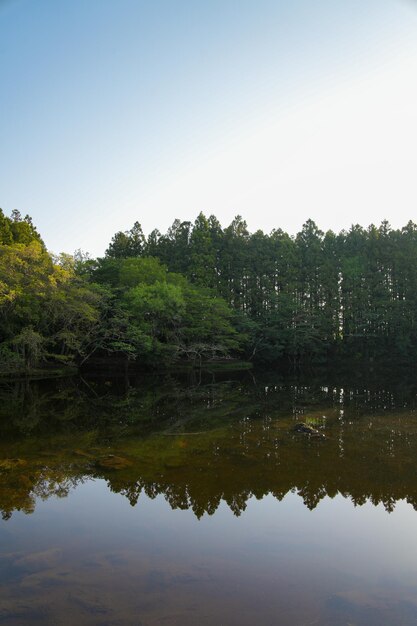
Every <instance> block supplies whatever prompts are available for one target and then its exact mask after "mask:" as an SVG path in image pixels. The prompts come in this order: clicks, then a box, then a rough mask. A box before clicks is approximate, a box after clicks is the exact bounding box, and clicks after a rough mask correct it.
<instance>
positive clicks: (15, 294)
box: [0, 211, 417, 373]
mask: <svg viewBox="0 0 417 626" xmlns="http://www.w3.org/2000/svg"><path fill="white" fill-rule="evenodd" d="M416 354H417V226H416V225H415V224H413V223H412V222H409V223H408V224H407V226H405V227H404V228H402V229H400V230H392V229H391V228H390V227H389V225H388V223H386V222H383V223H382V224H381V226H380V227H378V228H377V227H375V226H373V225H371V226H370V227H369V228H368V229H364V228H362V227H360V226H352V228H351V229H350V230H349V231H347V232H345V231H342V232H341V233H339V234H335V233H333V232H331V231H329V232H327V233H323V232H322V231H320V230H319V229H318V228H317V226H316V225H315V224H314V222H312V221H311V220H309V221H308V222H306V224H304V226H303V228H302V230H301V232H300V233H298V234H297V235H296V236H295V237H291V236H290V235H288V234H287V233H285V232H283V231H282V230H280V229H278V230H273V231H272V232H271V233H270V234H269V235H268V234H264V233H263V232H262V231H257V232H255V233H253V234H250V233H249V232H248V230H247V226H246V223H245V222H244V221H243V220H242V219H241V218H240V217H237V218H235V219H234V220H233V222H232V223H231V224H230V226H228V227H226V228H222V227H221V225H220V223H219V222H218V220H217V219H216V218H215V217H214V216H210V217H209V218H206V217H205V216H204V215H203V214H200V215H199V216H198V217H197V219H196V220H195V222H194V224H192V223H190V222H180V221H179V220H176V221H175V222H174V224H173V225H172V227H171V228H170V229H169V230H168V232H167V233H166V234H165V235H163V234H161V233H159V232H158V231H153V232H152V233H151V234H150V235H149V236H148V237H147V238H145V236H144V234H143V232H142V229H141V226H140V224H139V223H138V222H136V223H135V224H134V226H133V227H132V229H131V230H130V231H128V232H119V233H116V234H115V236H114V237H113V239H112V241H111V243H110V245H109V247H108V250H107V251H106V254H105V256H104V257H103V258H99V259H97V260H95V259H90V258H89V257H88V255H84V254H82V253H80V252H77V253H76V254H75V255H73V256H71V255H67V254H61V255H60V256H57V257H54V256H52V255H51V254H50V253H49V252H48V251H47V249H46V247H45V244H44V243H43V241H42V239H41V237H40V235H39V234H38V232H37V230H36V228H35V227H34V225H33V223H32V220H31V219H30V217H28V216H26V217H25V218H22V217H21V215H20V214H19V213H18V212H17V211H14V212H13V213H12V215H11V217H6V216H4V214H3V213H2V212H0V371H2V372H3V373H13V372H18V371H31V370H33V369H34V368H37V367H46V366H54V367H56V366H61V367H62V366H68V365H74V364H75V365H78V366H80V365H84V364H87V363H89V362H90V363H91V362H93V361H94V360H97V359H103V358H104V359H108V358H109V357H113V358H117V359H119V360H120V359H122V360H123V361H136V362H137V363H138V364H139V365H140V366H141V367H145V368H150V367H160V366H169V365H172V364H173V363H179V362H191V363H197V364H200V363H201V362H202V361H203V360H222V359H230V358H231V357H233V358H240V359H246V360H249V361H256V362H263V363H273V362H275V363H276V362H278V361H283V362H286V363H291V364H292V365H299V364H301V363H318V362H321V363H325V362H326V361H328V360H330V359H333V360H334V359H335V358H338V357H340V358H344V359H346V358H349V359H357V358H360V359H363V358H367V359H370V360H372V359H378V360H382V361H384V360H388V359H390V360H392V359H393V358H395V359H396V360H398V361H400V362H402V363H405V364H406V363H409V362H414V361H415V355H416Z"/></svg>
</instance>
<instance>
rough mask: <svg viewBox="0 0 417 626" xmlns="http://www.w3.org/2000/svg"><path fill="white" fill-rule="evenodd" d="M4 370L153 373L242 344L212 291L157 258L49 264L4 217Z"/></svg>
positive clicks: (36, 239) (67, 258)
mask: <svg viewBox="0 0 417 626" xmlns="http://www.w3.org/2000/svg"><path fill="white" fill-rule="evenodd" d="M0 238H1V239H0V240H1V242H2V243H1V245H0V371H2V372H3V373H4V372H14V371H19V370H22V369H26V370H31V369H33V368H36V367H39V366H45V365H48V364H49V365H57V364H58V365H63V366H65V365H73V364H75V365H83V364H84V363H87V362H88V361H89V360H91V359H92V358H93V357H101V358H103V357H104V358H107V357H109V356H117V357H118V358H123V359H130V360H136V361H137V362H139V364H140V365H141V366H145V367H157V366H161V365H169V364H172V363H173V362H174V361H178V360H191V361H197V362H200V361H201V360H202V359H207V358H219V357H229V356H230V355H231V354H234V353H237V352H238V351H239V350H240V349H241V346H242V345H243V342H244V341H245V340H246V337H245V336H244V335H243V334H242V333H239V332H238V330H237V329H236V327H235V324H234V313H233V311H232V309H231V308H230V307H229V306H228V304H227V303H226V302H225V301H224V300H223V299H222V298H221V297H219V296H217V295H216V294H215V293H214V292H213V291H210V290H208V289H206V288H205V287H204V286H201V285H194V284H192V283H191V282H190V281H189V280H187V278H186V277H185V276H183V275H181V274H178V273H175V272H169V271H168V270H167V268H166V266H164V265H163V264H162V263H161V262H160V261H159V260H158V259H156V258H143V257H137V258H120V259H118V260H117V261H112V263H111V264H108V263H107V260H106V259H101V260H98V261H95V260H92V259H89V258H88V256H85V255H82V254H80V253H76V254H75V255H74V256H71V255H67V254H62V255H60V256H58V257H55V258H53V257H52V256H51V255H50V254H49V253H48V252H47V250H46V248H45V245H44V243H43V242H42V240H41V238H40V236H39V235H38V233H37V231H36V229H35V228H34V226H33V224H32V222H31V220H30V218H29V217H25V218H24V219H22V217H21V215H20V214H19V213H17V212H14V213H13V214H12V216H11V217H10V218H9V217H5V216H4V214H3V213H2V212H1V213H0Z"/></svg>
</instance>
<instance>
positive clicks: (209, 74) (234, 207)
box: [0, 0, 417, 255]
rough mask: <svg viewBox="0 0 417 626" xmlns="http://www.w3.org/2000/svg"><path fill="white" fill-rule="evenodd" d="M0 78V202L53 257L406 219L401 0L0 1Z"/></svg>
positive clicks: (413, 40)
mask: <svg viewBox="0 0 417 626" xmlns="http://www.w3.org/2000/svg"><path fill="white" fill-rule="evenodd" d="M0 89H1V97H0V146H1V150H0V206H1V207H2V208H3V210H4V211H5V212H6V213H9V212H10V211H11V210H12V209H14V208H17V209H19V210H20V211H21V212H22V213H23V214H25V213H30V214H31V215H32V217H33V219H34V221H35V223H36V224H37V225H38V227H39V230H40V232H41V233H42V235H43V237H44V239H45V241H46V243H47V245H48V247H49V248H50V249H51V250H53V251H55V252H60V251H67V252H72V251H73V250H74V249H76V248H80V247H81V248H82V249H84V250H87V251H90V253H92V254H93V255H97V254H102V253H103V252H104V249H105V248H106V246H107V244H108V242H109V240H110V239H111V237H112V235H113V234H114V232H115V231H117V230H124V229H128V228H130V227H131V225H132V224H133V222H134V221H135V220H139V221H140V222H141V223H142V226H143V228H144V230H145V232H149V231H150V230H152V229H153V228H154V227H158V228H159V229H160V230H162V231H165V230H166V229H167V228H168V226H169V225H170V224H171V223H172V222H173V220H174V219H175V218H177V217H178V218H180V219H194V218H195V216H196V215H197V213H198V212H199V211H200V210H202V211H204V212H205V213H207V214H210V213H214V214H215V215H216V216H217V217H218V218H219V219H220V221H221V222H222V223H223V224H224V225H226V224H228V223H229V222H230V221H231V219H232V218H233V216H234V215H236V214H241V215H243V216H244V217H245V219H246V220H247V222H248V224H249V228H250V229H251V230H256V229H257V228H262V229H263V230H266V231H269V230H271V229H272V228H273V227H281V228H283V229H285V230H288V231H289V232H293V233H294V232H296V231H297V230H298V229H299V228H300V227H301V225H302V223H303V222H304V221H305V220H306V219H308V218H309V217H311V218H313V219H315V220H316V221H317V223H318V224H319V225H320V226H321V228H323V229H328V228H332V229H335V230H339V229H341V228H348V227H349V226H350V224H351V223H357V222H359V223H362V224H364V225H367V224H369V223H370V222H377V223H378V222H380V221H381V220H382V219H385V218H386V219H388V220H389V221H390V222H391V223H392V224H393V226H400V225H403V224H405V223H406V222H407V221H408V220H409V219H417V215H416V208H417V189H416V187H417V186H416V185H415V176H416V175H415V172H416V171H417V167H416V166H417V150H416V149H415V146H416V145H417V121H416V119H417V116H416V115H415V111H416V110H417V2H411V1H409V2H407V1H406V0H360V1H359V0H349V2H348V1H347V0H317V1H316V2H311V0H308V1H307V0H293V1H291V2H288V1H285V2H283V1H279V0H275V1H270V0H257V2H254V1H251V2H249V1H247V0H240V1H232V0H223V1H221V2H220V1H217V0H207V2H199V1H196V0H195V1H193V2H190V1H185V0H178V1H175V0H170V1H165V0H152V1H151V0H149V1H146V2H143V1H140V0H135V1H133V0H118V1H116V0H112V1H110V0H88V2H86V1H85V0H82V1H80V0H71V1H69V0H68V1H64V0H61V1H60V2H56V0H55V1H51V0H3V1H2V0H0Z"/></svg>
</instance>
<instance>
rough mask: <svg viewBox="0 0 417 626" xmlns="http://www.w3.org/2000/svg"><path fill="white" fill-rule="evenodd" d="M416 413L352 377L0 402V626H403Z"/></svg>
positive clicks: (415, 496) (239, 378) (409, 573)
mask: <svg viewBox="0 0 417 626" xmlns="http://www.w3.org/2000/svg"><path fill="white" fill-rule="evenodd" d="M416 399H417V385H415V384H414V382H413V380H411V382H409V383H407V384H406V381H404V379H403V378H401V380H400V381H399V382H397V383H395V382H391V383H390V384H387V383H386V382H384V383H383V384H382V383H381V382H380V381H379V380H378V381H377V382H376V381H375V380H365V379H364V377H362V376H359V377H358V378H357V379H356V380H353V382H352V381H351V380H350V381H349V380H346V379H344V380H340V381H338V382H335V381H334V380H331V377H329V376H326V375H323V376H322V377H321V378H318V379H316V380H312V379H311V378H310V379H306V380H299V379H298V380H285V379H282V378H280V377H279V376H278V374H273V373H272V374H268V375H267V374H262V375H258V374H256V375H255V374H253V373H249V372H247V373H245V374H242V375H238V374H235V375H233V374H223V375H221V374H211V375H209V374H206V375H205V376H202V377H194V378H193V377H189V376H188V377H187V376H183V377H182V378H180V377H176V378H174V377H146V378H143V377H127V376H120V377H118V378H114V377H109V376H102V377H100V378H91V377H90V378H84V379H81V378H77V379H62V380H58V381H38V382H32V383H28V382H16V383H13V382H9V383H7V384H3V385H2V386H1V388H0V437H1V439H0V510H1V511H2V515H3V521H2V522H0V580H1V583H2V585H1V589H0V624H10V625H21V624H57V625H60V624H68V625H70V624H71V625H72V624H74V623H77V624H97V625H103V626H104V625H109V626H110V625H135V626H137V625H140V624H142V625H146V626H147V625H154V624H163V625H165V624H166V625H174V624H175V625H188V624H190V625H191V624H193V625H194V624H197V623H198V624H203V625H206V624H207V625H211V624H216V625H217V624H224V625H235V624H236V625H242V624H243V625H246V624H266V625H269V624H270V625H272V624H282V625H287V624H288V625H294V624H295V625H300V626H303V625H314V624H317V625H322V624H323V625H329V626H330V625H332V626H333V625H334V626H338V625H339V624H340V625H346V626H347V625H348V624H350V625H371V626H372V625H374V624H375V625H378V626H379V625H396V624H398V625H400V624H401V625H404V624H405V625H408V624H410V625H411V624H416V623H417V558H416V557H417V533H416V530H415V529H416V522H417V512H416V511H417V481H416V459H417V454H416V453H417V421H416V413H415V407H416ZM300 421H304V422H307V423H309V424H310V425H312V426H314V427H315V428H316V429H318V430H319V432H320V433H322V434H323V435H324V437H323V438H322V437H309V436H308V435H303V434H298V433H296V432H294V430H293V428H294V425H295V424H296V423H297V422H300Z"/></svg>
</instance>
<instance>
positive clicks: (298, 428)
mask: <svg viewBox="0 0 417 626" xmlns="http://www.w3.org/2000/svg"><path fill="white" fill-rule="evenodd" d="M293 431H294V432H295V433H301V434H302V435H309V436H310V437H318V438H320V439H325V438H326V436H325V435H324V434H323V433H321V432H320V431H319V430H317V428H313V427H312V426H309V425H308V424H306V423H305V422H299V423H298V424H296V425H295V426H294V428H293Z"/></svg>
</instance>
